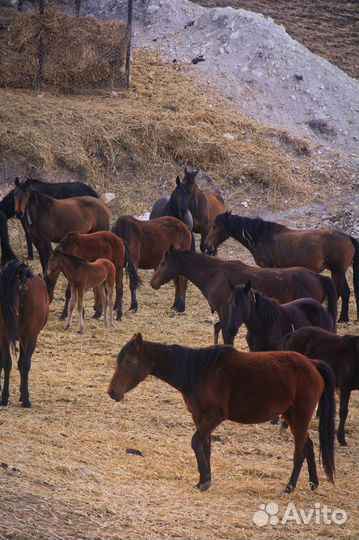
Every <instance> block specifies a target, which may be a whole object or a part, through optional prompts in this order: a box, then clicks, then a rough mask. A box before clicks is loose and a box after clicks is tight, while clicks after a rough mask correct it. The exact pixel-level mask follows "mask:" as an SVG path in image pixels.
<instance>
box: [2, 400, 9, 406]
mask: <svg viewBox="0 0 359 540" xmlns="http://www.w3.org/2000/svg"><path fill="white" fill-rule="evenodd" d="M8 403H9V400H8V399H2V400H1V401H0V406H1V407H7V406H8Z"/></svg>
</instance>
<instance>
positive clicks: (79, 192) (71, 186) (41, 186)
mask: <svg viewBox="0 0 359 540" xmlns="http://www.w3.org/2000/svg"><path fill="white" fill-rule="evenodd" d="M19 185H20V180H19V179H18V178H16V179H15V187H17V186H19ZM21 185H24V186H27V187H30V188H32V189H36V191H39V192H40V193H44V194H45V195H50V196H51V197H54V199H68V198H70V197H83V196H84V195H89V196H90V197H96V198H97V199H98V198H99V195H98V194H97V193H96V191H95V190H94V189H92V187H91V186H88V185H87V184H84V183H83V182H53V183H50V182H43V181H42V180H36V178H27V180H25V182H24V183H23V184H21ZM0 211H1V212H4V214H5V216H6V219H10V218H12V217H14V216H15V202H14V190H13V189H12V190H11V191H10V192H9V193H8V194H7V195H5V197H4V198H3V199H2V200H1V201H0ZM25 221H26V216H25V217H24V218H23V219H22V220H21V224H22V227H23V229H24V231H25V236H26V243H27V252H28V258H29V259H33V258H34V254H33V249H32V241H31V238H30V236H29V234H28V232H27V229H26V226H25Z"/></svg>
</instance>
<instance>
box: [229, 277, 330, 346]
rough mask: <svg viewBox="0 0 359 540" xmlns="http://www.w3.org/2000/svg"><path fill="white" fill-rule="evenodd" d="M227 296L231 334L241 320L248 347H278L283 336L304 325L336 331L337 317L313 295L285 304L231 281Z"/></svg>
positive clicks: (235, 332)
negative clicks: (245, 331)
mask: <svg viewBox="0 0 359 540" xmlns="http://www.w3.org/2000/svg"><path fill="white" fill-rule="evenodd" d="M230 286H231V288H232V294H231V296H230V299H229V305H230V318H229V327H230V333H231V335H236V334H237V332H238V329H239V328H240V326H241V325H242V324H243V323H244V324H245V325H246V327H247V343H248V346H249V350H250V351H258V352H259V351H277V350H278V348H279V347H280V344H281V341H282V339H283V337H284V336H285V335H286V334H288V333H289V332H294V331H295V330H296V329H297V328H302V327H303V326H318V327H320V328H324V329H325V330H329V331H335V330H336V328H335V326H336V317H333V319H331V317H330V315H329V313H328V312H327V310H326V309H325V308H324V307H323V306H322V304H320V303H319V302H318V301H317V300H314V299H313V298H300V299H298V300H292V302H288V303H286V304H282V305H281V304H280V303H279V302H278V300H275V299H273V298H268V296H266V295H264V294H262V293H260V292H259V291H256V290H255V289H252V286H251V281H247V283H246V284H245V285H237V286H235V285H232V284H230Z"/></svg>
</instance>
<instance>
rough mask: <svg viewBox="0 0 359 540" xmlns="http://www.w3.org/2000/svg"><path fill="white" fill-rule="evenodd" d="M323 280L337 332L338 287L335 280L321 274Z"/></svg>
mask: <svg viewBox="0 0 359 540" xmlns="http://www.w3.org/2000/svg"><path fill="white" fill-rule="evenodd" d="M320 280H321V282H322V287H323V289H324V293H325V297H326V300H327V304H328V313H329V315H330V317H331V319H332V323H333V327H332V330H333V332H336V329H337V303H338V294H337V289H336V287H335V285H334V282H333V280H332V279H331V278H330V277H328V276H320Z"/></svg>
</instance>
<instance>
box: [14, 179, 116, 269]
mask: <svg viewBox="0 0 359 540" xmlns="http://www.w3.org/2000/svg"><path fill="white" fill-rule="evenodd" d="M14 202H15V211H16V216H17V217H18V218H20V219H23V218H24V216H26V220H25V223H26V228H27V231H28V233H29V234H30V236H31V239H32V240H33V242H34V244H35V247H36V249H37V250H38V252H39V256H40V261H41V266H42V269H43V272H45V270H46V266H47V263H48V260H49V257H50V255H51V242H59V241H60V240H62V239H63V238H64V236H66V234H67V233H68V232H71V231H74V232H79V233H92V232H96V231H105V230H108V228H109V224H110V216H111V211H110V209H109V208H108V206H107V205H106V204H105V203H104V202H103V201H101V199H96V198H95V197H89V196H85V197H72V198H69V199H63V200H60V199H54V198H53V197H50V196H48V195H44V194H42V193H40V192H38V191H36V190H33V189H32V188H31V187H30V186H26V185H25V184H19V185H18V186H17V187H16V188H15V190H14Z"/></svg>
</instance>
